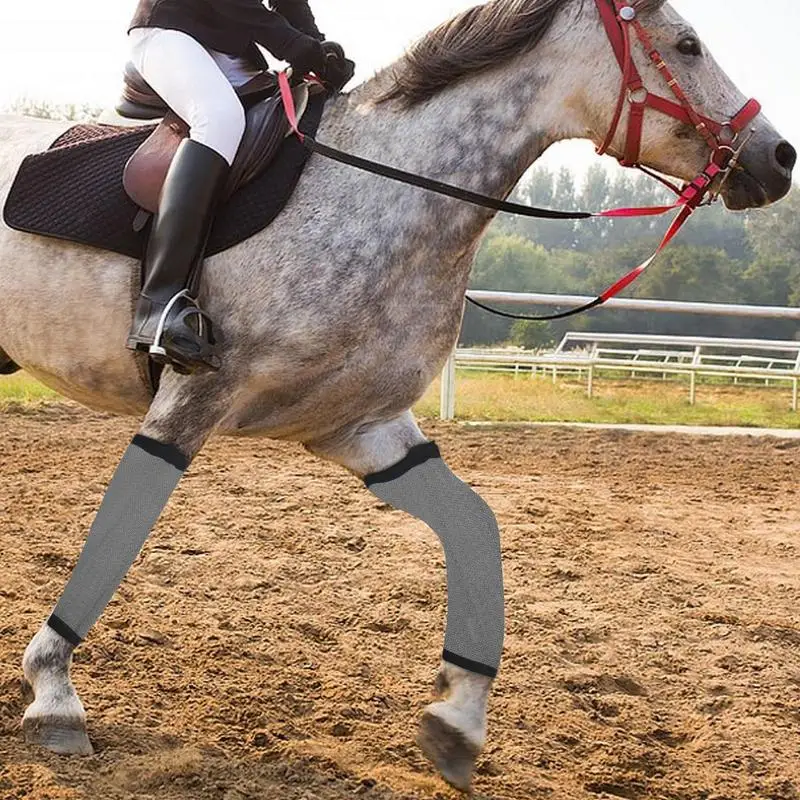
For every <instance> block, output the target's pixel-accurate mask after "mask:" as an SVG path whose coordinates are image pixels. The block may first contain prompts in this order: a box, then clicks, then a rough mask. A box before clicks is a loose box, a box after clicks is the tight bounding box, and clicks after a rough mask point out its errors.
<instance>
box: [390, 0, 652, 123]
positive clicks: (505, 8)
mask: <svg viewBox="0 0 800 800" xmlns="http://www.w3.org/2000/svg"><path fill="white" fill-rule="evenodd" d="M570 2H572V0H490V2H488V3H485V4H483V5H479V6H475V7H473V8H470V9H468V10H467V11H464V12H463V13H461V14H459V15H458V16H456V17H454V18H453V19H451V20H449V21H448V22H444V23H442V24H441V25H439V26H438V27H437V28H434V30H432V31H431V32H430V33H428V34H427V35H425V36H423V37H422V39H420V40H419V41H418V42H417V43H416V44H414V45H412V47H411V48H410V50H409V51H408V52H407V53H406V54H405V56H404V57H403V58H402V59H401V60H400V61H399V62H398V63H397V64H396V65H395V66H394V67H392V68H391V77H392V85H391V86H390V87H389V88H388V89H387V90H386V91H385V92H384V93H383V94H382V95H381V97H380V98H379V100H378V102H385V101H388V100H399V101H400V102H401V103H402V104H403V105H404V106H406V107H410V106H413V105H416V104H417V103H420V102H422V101H424V100H428V99H429V98H431V97H433V96H434V95H435V94H437V93H438V92H439V91H440V90H441V89H443V88H445V87H446V86H449V85H450V84H452V83H454V82H455V81H457V80H459V79H461V78H464V77H466V76H468V75H473V74H475V73H477V72H480V71H482V70H484V69H487V68H488V67H492V66H496V65H497V64H500V63H502V62H504V61H506V60H508V59H510V58H511V57H513V56H516V55H520V54H522V53H525V52H528V51H530V50H532V49H533V48H535V47H536V45H537V44H539V42H540V41H541V39H542V37H543V36H544V35H545V34H546V33H547V31H548V29H549V28H550V25H551V24H552V22H553V20H554V19H555V17H556V15H557V14H558V12H559V11H561V9H562V8H563V7H564V6H565V5H566V4H568V3H570ZM583 2H584V0H580V3H581V6H582V4H583ZM662 2H663V0H634V2H633V4H634V5H636V6H637V7H639V8H640V9H642V10H650V9H651V8H652V7H655V6H659V5H661V3H662Z"/></svg>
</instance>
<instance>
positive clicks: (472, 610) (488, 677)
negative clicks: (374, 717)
mask: <svg viewBox="0 0 800 800" xmlns="http://www.w3.org/2000/svg"><path fill="white" fill-rule="evenodd" d="M310 449H311V450H313V451H314V452H316V453H318V454H319V455H322V456H324V457H327V458H330V459H331V460H333V461H337V462H338V463H340V464H343V465H344V466H346V467H347V468H348V469H350V470H352V471H353V472H355V473H356V474H357V475H359V476H361V477H363V479H364V481H365V483H366V485H367V487H368V488H369V489H370V491H372V492H373V493H374V494H375V495H377V496H378V497H379V498H380V499H381V500H383V501H384V502H387V503H389V504H391V505H392V506H394V507H395V508H398V509H402V510H403V511H407V512H408V513H410V514H412V515H414V516H415V517H417V518H419V519H421V520H423V521H424V522H426V523H427V524H428V525H429V526H430V527H431V528H432V529H433V531H434V532H435V533H436V535H437V536H438V537H439V539H440V541H441V543H442V545H443V547H444V551H445V560H446V564H447V631H446V634H445V643H444V653H443V654H442V662H441V666H440V671H439V675H438V678H437V681H436V686H435V688H436V690H437V692H438V694H439V695H440V696H441V698H442V699H441V700H440V701H438V702H435V703H432V704H431V705H429V706H428V707H427V708H426V710H425V712H424V714H423V717H422V722H421V729H420V733H419V736H418V738H417V742H418V744H419V745H420V747H421V748H422V750H423V752H424V753H425V755H426V756H427V757H428V758H430V759H431V760H432V761H433V762H434V763H435V765H436V767H437V768H438V769H439V771H440V772H441V774H442V775H443V777H444V778H445V779H446V780H447V781H448V782H449V783H451V784H452V785H453V786H455V787H457V788H459V789H463V790H468V789H469V788H470V784H471V779H472V773H473V770H474V767H475V759H476V757H477V755H478V753H480V751H481V750H482V748H483V745H484V742H485V739H486V707H487V702H488V698H489V690H490V688H491V684H492V680H493V679H494V678H495V676H496V675H497V668H498V666H499V664H500V656H501V652H502V649H503V628H504V624H503V570H502V563H501V557H500V537H499V532H498V528H497V522H496V520H495V517H494V514H493V513H492V511H491V509H490V508H489V506H488V505H487V504H486V503H485V502H484V501H483V500H482V499H481V497H479V496H478V495H477V494H476V493H475V492H474V491H473V490H472V489H471V488H470V487H469V486H468V485H467V484H466V483H463V482H462V481H460V480H459V479H458V478H457V477H456V476H455V475H453V473H452V472H451V471H450V470H449V468H448V467H447V465H446V464H445V463H444V461H443V460H442V458H441V456H440V454H439V450H438V448H437V447H436V445H435V444H433V443H432V442H428V441H426V440H425V437H424V436H423V434H422V432H421V431H420V430H419V428H418V427H417V425H416V423H415V422H414V419H413V417H412V416H411V414H410V413H407V414H405V415H403V416H402V417H401V418H399V419H396V420H394V421H392V422H389V423H385V424H382V425H376V426H373V427H371V428H369V429H368V430H362V431H360V432H359V433H358V434H356V435H354V436H352V437H350V438H348V439H347V441H346V442H344V443H342V442H339V443H337V444H330V443H328V444H327V445H326V444H320V445H313V444H312V445H310Z"/></svg>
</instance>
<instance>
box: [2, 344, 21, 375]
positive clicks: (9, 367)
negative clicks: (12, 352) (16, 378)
mask: <svg viewBox="0 0 800 800" xmlns="http://www.w3.org/2000/svg"><path fill="white" fill-rule="evenodd" d="M18 369H19V366H17V365H16V364H15V363H14V362H13V361H12V360H11V359H10V358H9V357H8V355H7V354H6V353H5V351H4V350H3V349H2V348H0V375H11V373H12V372H16V371H17V370H18Z"/></svg>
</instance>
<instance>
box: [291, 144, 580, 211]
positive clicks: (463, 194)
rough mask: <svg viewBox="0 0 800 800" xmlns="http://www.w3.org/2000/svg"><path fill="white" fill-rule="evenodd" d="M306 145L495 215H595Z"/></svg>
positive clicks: (357, 166)
mask: <svg viewBox="0 0 800 800" xmlns="http://www.w3.org/2000/svg"><path fill="white" fill-rule="evenodd" d="M303 143H304V144H305V146H306V147H307V148H308V149H309V150H311V152H312V153H319V154H320V155H321V156H325V157H326V158H330V159H332V160H333V161H338V162H340V163H342V164H348V165H349V166H351V167H356V168H358V169H361V170H364V171H365V172H371V173H372V174H373V175H381V176H382V177H384V178H391V179H392V180H393V181H399V182H400V183H407V184H409V186H418V187H419V188H420V189H427V190H428V191H431V192H436V193H437V194H443V195H446V196H447V197H454V198H455V199H456V200H463V201H464V202H466V203H472V204H473V205H476V206H483V207H484V208H491V209H494V210H495V211H505V212H506V213H508V214H516V215H518V216H522V217H534V218H535V219H591V218H592V217H593V216H594V214H590V213H588V212H586V211H553V210H552V209H548V208H534V207H532V206H523V205H520V204H519V203H508V202H506V201H505V200H498V199H497V198H495V197H489V196H488V195H485V194H479V193H478V192H471V191H469V189H461V188H459V187H458V186H452V185H451V184H449V183H442V182H441V181H435V180H433V179H432V178H425V177H423V176H422V175H415V174H414V173H413V172H406V171H405V170H402V169H397V168H395V167H389V166H386V164H379V163H378V162H377V161H370V160H369V159H367V158H361V157H360V156H354V155H353V154H352V153H345V152H343V151H342V150H337V149H336V148H335V147H328V145H326V144H320V143H319V142H318V141H316V139H312V138H311V137H310V136H305V137H303Z"/></svg>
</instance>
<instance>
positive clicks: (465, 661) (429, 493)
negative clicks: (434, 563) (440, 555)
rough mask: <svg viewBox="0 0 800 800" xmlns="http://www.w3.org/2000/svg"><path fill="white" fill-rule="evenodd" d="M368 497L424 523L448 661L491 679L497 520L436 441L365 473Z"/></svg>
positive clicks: (499, 577) (499, 646) (495, 644)
mask: <svg viewBox="0 0 800 800" xmlns="http://www.w3.org/2000/svg"><path fill="white" fill-rule="evenodd" d="M364 483H365V484H366V485H367V488H369V490H370V491H371V492H373V494H375V495H377V496H378V497H379V498H380V499H381V500H383V501H384V502H386V503H390V504H391V505H393V506H394V507H395V508H398V509H401V510H402V511H407V512H408V513H409V514H412V515H413V516H415V517H417V518H418V519H421V520H422V521H423V522H425V523H427V524H428V525H429V526H430V527H431V528H432V529H433V531H434V532H435V533H436V535H437V536H438V537H439V539H440V540H441V542H442V546H443V547H444V553H445V560H446V564H447V632H446V634H445V640H444V655H443V658H444V660H445V661H449V662H451V663H452V664H456V665H457V666H460V667H463V668H464V669H467V670H471V671H472V672H477V673H480V674H482V675H488V676H489V677H491V678H494V677H495V676H496V675H497V668H498V666H499V665H500V656H501V653H502V650H503V628H504V623H503V566H502V562H501V557H500V534H499V531H498V528H497V520H496V519H495V516H494V514H493V513H492V510H491V509H490V508H489V506H488V505H487V504H486V503H485V502H484V500H483V499H482V498H481V497H480V496H479V495H478V494H476V493H475V492H474V491H473V490H472V489H471V488H470V487H469V486H468V485H467V484H466V483H464V482H463V481H461V480H459V479H458V478H457V477H456V476H455V475H454V474H453V473H452V472H451V471H450V469H449V468H448V467H447V465H446V464H445V463H444V461H442V458H441V454H440V453H439V448H438V447H437V446H436V445H435V444H434V443H433V442H427V443H425V444H421V445H417V446H416V447H413V448H412V449H411V450H410V451H409V452H408V455H407V456H406V457H405V458H404V459H403V460H402V461H400V462H399V463H398V464H395V465H394V466H393V467H389V468H388V469H386V470H383V471H382V472H376V473H373V474H371V475H367V476H366V477H365V478H364Z"/></svg>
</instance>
